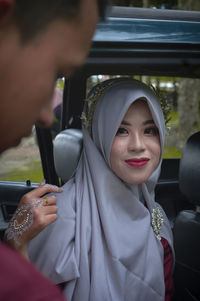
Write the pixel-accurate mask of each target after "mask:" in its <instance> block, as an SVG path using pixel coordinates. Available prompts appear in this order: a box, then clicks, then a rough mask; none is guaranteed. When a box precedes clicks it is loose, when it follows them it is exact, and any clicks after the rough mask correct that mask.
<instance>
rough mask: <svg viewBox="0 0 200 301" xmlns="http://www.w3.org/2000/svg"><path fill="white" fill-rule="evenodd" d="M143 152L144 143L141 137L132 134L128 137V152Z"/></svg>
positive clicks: (137, 134)
mask: <svg viewBox="0 0 200 301" xmlns="http://www.w3.org/2000/svg"><path fill="white" fill-rule="evenodd" d="M144 150H145V143H144V139H143V137H142V135H140V134H139V133H134V134H133V135H131V137H130V141H129V151H132V152H133V151H135V152H141V151H144Z"/></svg>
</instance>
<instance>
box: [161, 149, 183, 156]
mask: <svg viewBox="0 0 200 301" xmlns="http://www.w3.org/2000/svg"><path fill="white" fill-rule="evenodd" d="M181 155H182V152H181V151H179V150H177V149H176V148H175V147H173V148H167V147H165V149H164V154H163V158H165V159H173V158H181Z"/></svg>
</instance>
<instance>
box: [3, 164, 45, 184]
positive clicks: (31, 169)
mask: <svg viewBox="0 0 200 301" xmlns="http://www.w3.org/2000/svg"><path fill="white" fill-rule="evenodd" d="M43 179H44V176H43V171H42V166H41V162H40V161H39V160H38V161H34V162H31V163H29V164H27V165H26V166H25V168H23V169H20V168H14V169H12V170H11V171H9V172H7V173H6V175H5V176H1V180H2V181H17V182H18V181H19V182H25V181H26V180H31V182H34V183H39V182H41V181H42V180H43Z"/></svg>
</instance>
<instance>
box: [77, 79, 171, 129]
mask: <svg viewBox="0 0 200 301" xmlns="http://www.w3.org/2000/svg"><path fill="white" fill-rule="evenodd" d="M122 80H124V78H122ZM117 83H118V82H117ZM115 84H116V82H115V81H112V80H108V81H105V82H101V83H99V84H98V85H97V86H95V87H93V89H92V90H91V92H90V94H89V96H88V98H87V99H86V100H85V101H86V102H87V110H86V112H82V115H81V120H82V123H83V125H84V126H85V127H86V128H87V129H88V130H89V132H90V134H91V127H92V118H93V114H94V110H95V107H96V105H97V103H98V100H99V99H100V97H101V96H102V95H103V93H104V92H105V91H106V90H108V89H109V88H110V87H111V86H114V85H115ZM148 87H149V88H150V89H151V90H152V91H153V92H154V94H155V96H156V98H157V100H158V102H159V103H160V105H161V108H162V111H163V115H164V119H165V125H166V124H167V123H168V122H169V121H170V119H171V117H169V113H170V112H171V106H170V105H169V103H168V102H167V99H166V97H164V95H163V93H161V92H160V90H159V89H157V88H155V87H154V86H153V85H149V86H148Z"/></svg>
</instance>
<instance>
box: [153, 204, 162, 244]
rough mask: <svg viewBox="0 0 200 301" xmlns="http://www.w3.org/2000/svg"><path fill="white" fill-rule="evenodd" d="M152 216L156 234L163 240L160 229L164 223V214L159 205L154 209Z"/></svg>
mask: <svg viewBox="0 0 200 301" xmlns="http://www.w3.org/2000/svg"><path fill="white" fill-rule="evenodd" d="M151 218H152V219H151V225H152V228H153V231H154V233H155V236H156V237H157V239H158V240H161V236H160V231H161V228H162V225H163V214H162V212H161V210H160V209H159V208H158V207H156V208H154V209H153V211H152V214H151Z"/></svg>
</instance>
